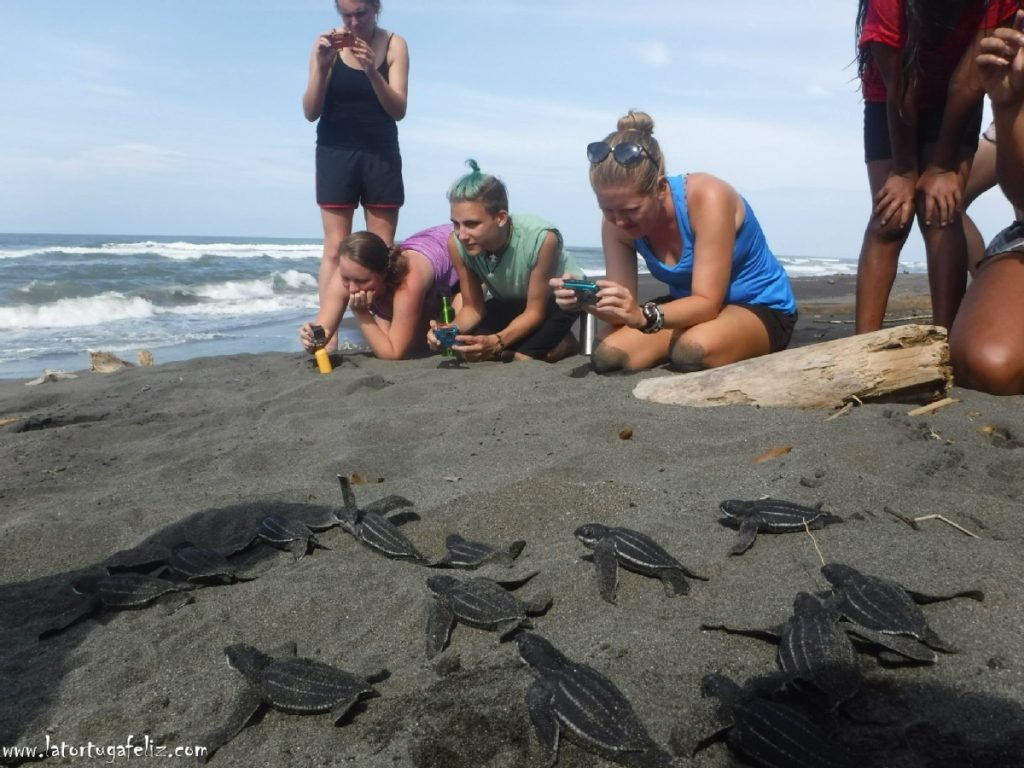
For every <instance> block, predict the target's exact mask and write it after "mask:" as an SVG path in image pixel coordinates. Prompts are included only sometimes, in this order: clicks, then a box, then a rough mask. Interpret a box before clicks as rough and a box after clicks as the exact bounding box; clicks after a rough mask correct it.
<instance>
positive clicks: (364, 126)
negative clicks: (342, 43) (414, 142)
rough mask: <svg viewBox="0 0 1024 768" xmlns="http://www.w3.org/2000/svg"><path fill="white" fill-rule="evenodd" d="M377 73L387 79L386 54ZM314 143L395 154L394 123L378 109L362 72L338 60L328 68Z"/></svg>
mask: <svg viewBox="0 0 1024 768" xmlns="http://www.w3.org/2000/svg"><path fill="white" fill-rule="evenodd" d="M390 46H391V38H390V37H389V38H388V47H390ZM377 71H378V72H380V74H381V76H382V77H383V78H384V80H387V79H388V63H387V60H386V54H385V61H384V63H383V64H381V65H380V67H378V69H377ZM316 143H317V144H318V145H320V146H323V147H339V148H342V149H376V150H388V151H394V152H397V151H398V124H397V123H396V122H395V120H394V118H392V117H391V115H389V114H388V113H387V112H386V111H385V110H384V107H382V106H381V104H380V99H378V98H377V94H376V93H374V91H373V86H372V85H370V79H369V78H368V77H367V76H366V73H365V72H363V70H361V69H353V68H352V67H350V66H348V65H347V64H346V63H345V62H343V61H342V60H341V58H340V57H339V58H338V59H337V61H335V62H334V66H333V67H331V75H330V80H328V82H327V92H326V93H325V94H324V108H323V111H322V112H321V113H320V120H319V122H317V124H316Z"/></svg>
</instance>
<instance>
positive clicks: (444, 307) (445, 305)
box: [438, 293, 455, 357]
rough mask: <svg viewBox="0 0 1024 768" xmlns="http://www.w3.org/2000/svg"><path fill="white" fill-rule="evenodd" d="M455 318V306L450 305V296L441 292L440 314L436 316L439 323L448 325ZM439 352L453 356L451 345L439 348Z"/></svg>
mask: <svg viewBox="0 0 1024 768" xmlns="http://www.w3.org/2000/svg"><path fill="white" fill-rule="evenodd" d="M454 319H455V308H454V307H453V306H452V297H451V296H450V295H449V294H447V293H442V294H441V316H440V317H439V318H438V322H439V323H440V324H441V325H448V324H450V323H451V322H452V320H454ZM441 354H442V355H444V356H445V357H455V352H454V351H452V348H451V347H445V348H444V349H443V350H441Z"/></svg>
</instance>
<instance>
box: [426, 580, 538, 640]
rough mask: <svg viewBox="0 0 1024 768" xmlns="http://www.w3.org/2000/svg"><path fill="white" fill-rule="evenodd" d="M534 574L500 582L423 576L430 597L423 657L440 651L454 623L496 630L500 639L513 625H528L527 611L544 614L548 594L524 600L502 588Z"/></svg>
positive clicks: (510, 586)
mask: <svg viewBox="0 0 1024 768" xmlns="http://www.w3.org/2000/svg"><path fill="white" fill-rule="evenodd" d="M534 575H535V574H530V575H528V576H526V577H525V578H522V579H518V580H516V581H500V582H499V581H494V580H492V579H487V578H484V577H482V576H478V577H476V578H473V579H467V580H466V581H459V580H458V579H455V578H453V577H451V576H431V577H430V578H429V579H427V589H429V590H430V592H431V594H432V595H433V596H434V603H433V605H432V606H431V607H430V613H429V614H428V616H427V644H426V648H427V658H428V659H432V658H434V657H435V656H437V654H439V653H440V652H441V651H443V650H444V648H445V646H446V645H447V644H448V638H449V636H450V635H451V631H452V627H453V626H454V625H455V623H456V622H461V623H463V624H468V625H469V626H471V627H476V628H478V629H488V630H494V631H497V632H498V638H499V640H501V639H504V638H505V637H506V636H507V635H508V634H509V633H511V632H513V631H514V630H515V629H516V628H518V627H521V626H523V625H528V623H529V620H528V618H527V616H528V615H529V614H539V613H544V612H545V611H546V610H547V609H548V607H549V606H550V605H551V597H550V596H544V597H542V598H539V599H536V600H533V601H530V602H526V601H522V600H520V599H519V598H517V597H515V596H514V595H513V594H512V593H510V592H509V591H508V589H506V587H508V588H509V589H515V588H516V587H518V586H520V585H522V584H524V583H525V582H527V581H529V580H530V579H531V578H533V576H534Z"/></svg>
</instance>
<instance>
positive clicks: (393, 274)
mask: <svg viewBox="0 0 1024 768" xmlns="http://www.w3.org/2000/svg"><path fill="white" fill-rule="evenodd" d="M451 231H452V227H451V225H450V224H442V225H441V226H438V227H431V228H430V229H425V230H423V231H422V232H417V233H416V234H415V235H412V236H410V237H408V238H406V239H405V241H404V242H402V243H401V244H399V245H397V246H395V247H394V248H388V246H387V244H386V243H385V242H384V241H383V240H382V239H381V238H380V237H378V236H377V235H375V234H373V233H372V232H356V233H355V234H352V235H349V236H348V237H347V238H345V239H344V240H342V241H341V247H340V249H339V251H340V256H341V257H340V259H339V262H338V269H337V271H335V272H334V274H333V275H331V278H330V281H329V282H328V284H327V286H326V287H325V289H324V290H322V291H321V299H320V313H319V314H318V315H317V318H316V324H317V325H320V326H323V329H324V331H325V332H326V335H327V338H331V336H333V335H334V334H335V333H336V332H337V330H338V325H339V324H340V323H341V317H342V315H343V314H344V313H345V307H346V306H347V307H349V308H350V309H351V310H352V314H353V315H355V318H356V321H357V322H358V323H359V329H360V330H361V331H362V332H363V336H364V337H365V338H366V343H367V344H369V345H370V349H372V350H373V354H374V355H376V356H377V357H379V358H381V359H383V360H401V359H402V358H404V357H407V356H408V355H409V354H410V353H412V352H417V351H419V352H424V351H426V345H425V344H424V343H423V337H424V334H426V332H427V321H428V320H431V319H433V318H436V317H437V315H438V312H439V310H440V304H441V294H442V293H451V291H452V287H453V286H454V285H455V284H456V283H457V282H458V275H457V274H456V272H455V270H454V269H453V268H452V263H451V261H450V260H449V258H448V236H449V235H450V234H451ZM299 338H300V339H301V340H302V346H303V347H305V348H306V350H307V351H310V352H312V351H313V350H314V348H315V347H314V342H313V328H312V326H311V325H310V324H309V323H307V324H305V325H303V326H302V327H301V328H300V329H299Z"/></svg>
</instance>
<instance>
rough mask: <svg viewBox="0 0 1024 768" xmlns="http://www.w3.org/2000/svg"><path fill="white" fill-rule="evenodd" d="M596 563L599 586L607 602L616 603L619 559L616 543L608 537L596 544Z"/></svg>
mask: <svg viewBox="0 0 1024 768" xmlns="http://www.w3.org/2000/svg"><path fill="white" fill-rule="evenodd" d="M594 565H596V566H597V587H598V590H599V591H600V592H601V597H602V598H604V600H605V601H606V602H609V603H611V604H612V605H615V593H616V591H617V589H618V586H619V560H618V557H616V555H615V545H614V544H613V543H612V542H611V541H609V540H608V539H601V540H600V541H599V542H597V543H596V544H595V545H594Z"/></svg>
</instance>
